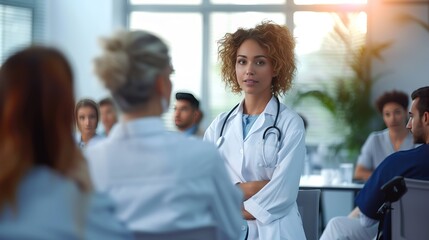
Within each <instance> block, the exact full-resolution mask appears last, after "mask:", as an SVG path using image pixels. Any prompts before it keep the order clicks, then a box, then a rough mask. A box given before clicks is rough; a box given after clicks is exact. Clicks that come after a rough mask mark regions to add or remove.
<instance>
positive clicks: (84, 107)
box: [74, 98, 104, 149]
mask: <svg viewBox="0 0 429 240" xmlns="http://www.w3.org/2000/svg"><path fill="white" fill-rule="evenodd" d="M74 114H75V119H76V126H77V129H78V130H79V133H80V134H78V135H77V137H76V140H77V142H78V143H79V147H80V148H81V149H83V148H85V147H86V146H87V145H88V144H89V142H90V141H91V143H94V142H96V141H99V140H101V139H103V138H104V137H102V136H100V135H98V134H97V133H96V130H97V126H98V120H99V119H100V111H99V108H98V104H97V103H96V102H95V101H94V100H92V99H89V98H84V99H81V100H79V101H78V102H77V103H76V107H75V110H74Z"/></svg>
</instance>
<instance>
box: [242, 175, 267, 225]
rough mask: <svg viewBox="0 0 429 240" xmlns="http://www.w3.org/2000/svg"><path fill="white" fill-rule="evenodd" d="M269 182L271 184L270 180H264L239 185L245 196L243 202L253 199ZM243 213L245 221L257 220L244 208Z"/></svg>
mask: <svg viewBox="0 0 429 240" xmlns="http://www.w3.org/2000/svg"><path fill="white" fill-rule="evenodd" d="M269 182H270V181H269V180H262V181H251V182H244V183H238V184H237V185H238V186H239V187H240V188H241V190H242V191H243V194H244V200H243V201H246V200H247V199H249V198H251V197H252V196H253V195H255V194H256V193H257V192H259V190H261V189H262V188H263V187H264V186H265V185H267V183H269ZM241 212H242V214H243V217H244V219H246V220H255V217H254V216H253V215H252V214H250V213H249V212H248V211H246V210H245V209H244V208H242V210H241Z"/></svg>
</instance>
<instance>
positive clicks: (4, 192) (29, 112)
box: [0, 46, 132, 240]
mask: <svg viewBox="0 0 429 240" xmlns="http://www.w3.org/2000/svg"><path fill="white" fill-rule="evenodd" d="M73 96H74V93H73V74H72V69H71V67H70V64H69V62H68V61H67V59H66V58H65V57H64V55H63V54H62V53H61V52H59V51H58V50H56V49H54V48H49V47H43V46H32V47H28V48H25V49H23V50H20V51H18V52H16V53H15V54H13V55H12V56H10V57H9V58H8V59H6V61H5V62H4V63H3V65H2V66H1V68H0V113H1V115H0V239H46V240H50V239H52V240H56V239H112V240H113V239H132V236H131V233H130V232H129V231H128V230H126V228H125V226H124V225H122V224H121V223H120V222H119V221H118V220H117V219H116V218H115V215H114V205H113V203H112V202H111V201H110V200H109V199H107V198H105V196H101V195H99V194H97V193H94V192H93V190H92V184H91V181H90V177H89V174H88V169H87V166H86V161H85V159H84V157H83V156H82V154H81V151H80V150H79V148H78V147H77V146H76V143H75V140H74V139H73V134H72V132H73V128H74V127H73V125H74V123H73V119H74V116H73V111H69V110H68V109H73V107H74V97H73ZM30 99H31V100H30Z"/></svg>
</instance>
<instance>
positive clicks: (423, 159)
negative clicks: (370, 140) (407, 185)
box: [356, 144, 429, 239]
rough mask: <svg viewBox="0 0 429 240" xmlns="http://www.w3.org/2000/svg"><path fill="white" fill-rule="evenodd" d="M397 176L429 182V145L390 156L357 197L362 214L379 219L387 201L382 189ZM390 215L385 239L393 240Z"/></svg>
mask: <svg viewBox="0 0 429 240" xmlns="http://www.w3.org/2000/svg"><path fill="white" fill-rule="evenodd" d="M395 176H403V177H405V178H413V179H420V180H429V144H423V145H421V146H419V147H417V148H414V149H411V150H407V151H399V152H396V153H394V154H392V155H390V156H388V157H387V158H386V159H385V160H384V161H383V162H382V163H381V164H380V165H379V166H378V167H377V168H376V169H375V171H374V172H373V173H372V175H371V177H370V178H369V179H368V181H367V182H366V184H365V186H364V188H363V189H362V190H361V191H360V192H359V194H358V196H357V197H356V205H357V206H358V207H359V208H360V210H361V212H362V213H363V214H365V215H366V216H368V217H370V218H372V219H378V220H379V218H380V217H379V216H378V215H377V210H378V209H379V208H380V207H381V205H383V203H384V201H385V194H384V193H383V192H382V191H381V190H380V188H381V187H382V186H383V185H384V184H385V183H387V182H388V181H389V180H391V179H392V178H393V177H395ZM390 221H391V220H390V214H389V215H387V216H386V218H385V219H384V226H383V238H384V239H391V236H390V235H391V228H390Z"/></svg>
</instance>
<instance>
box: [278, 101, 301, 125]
mask: <svg viewBox="0 0 429 240" xmlns="http://www.w3.org/2000/svg"><path fill="white" fill-rule="evenodd" d="M280 118H281V119H283V120H282V122H283V124H287V125H288V126H290V127H292V128H295V129H296V130H305V129H304V120H303V119H302V117H301V116H300V115H299V114H298V113H297V112H295V111H294V110H292V109H290V108H289V107H287V106H286V105H284V104H283V103H282V104H281V110H280V116H279V119H280Z"/></svg>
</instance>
